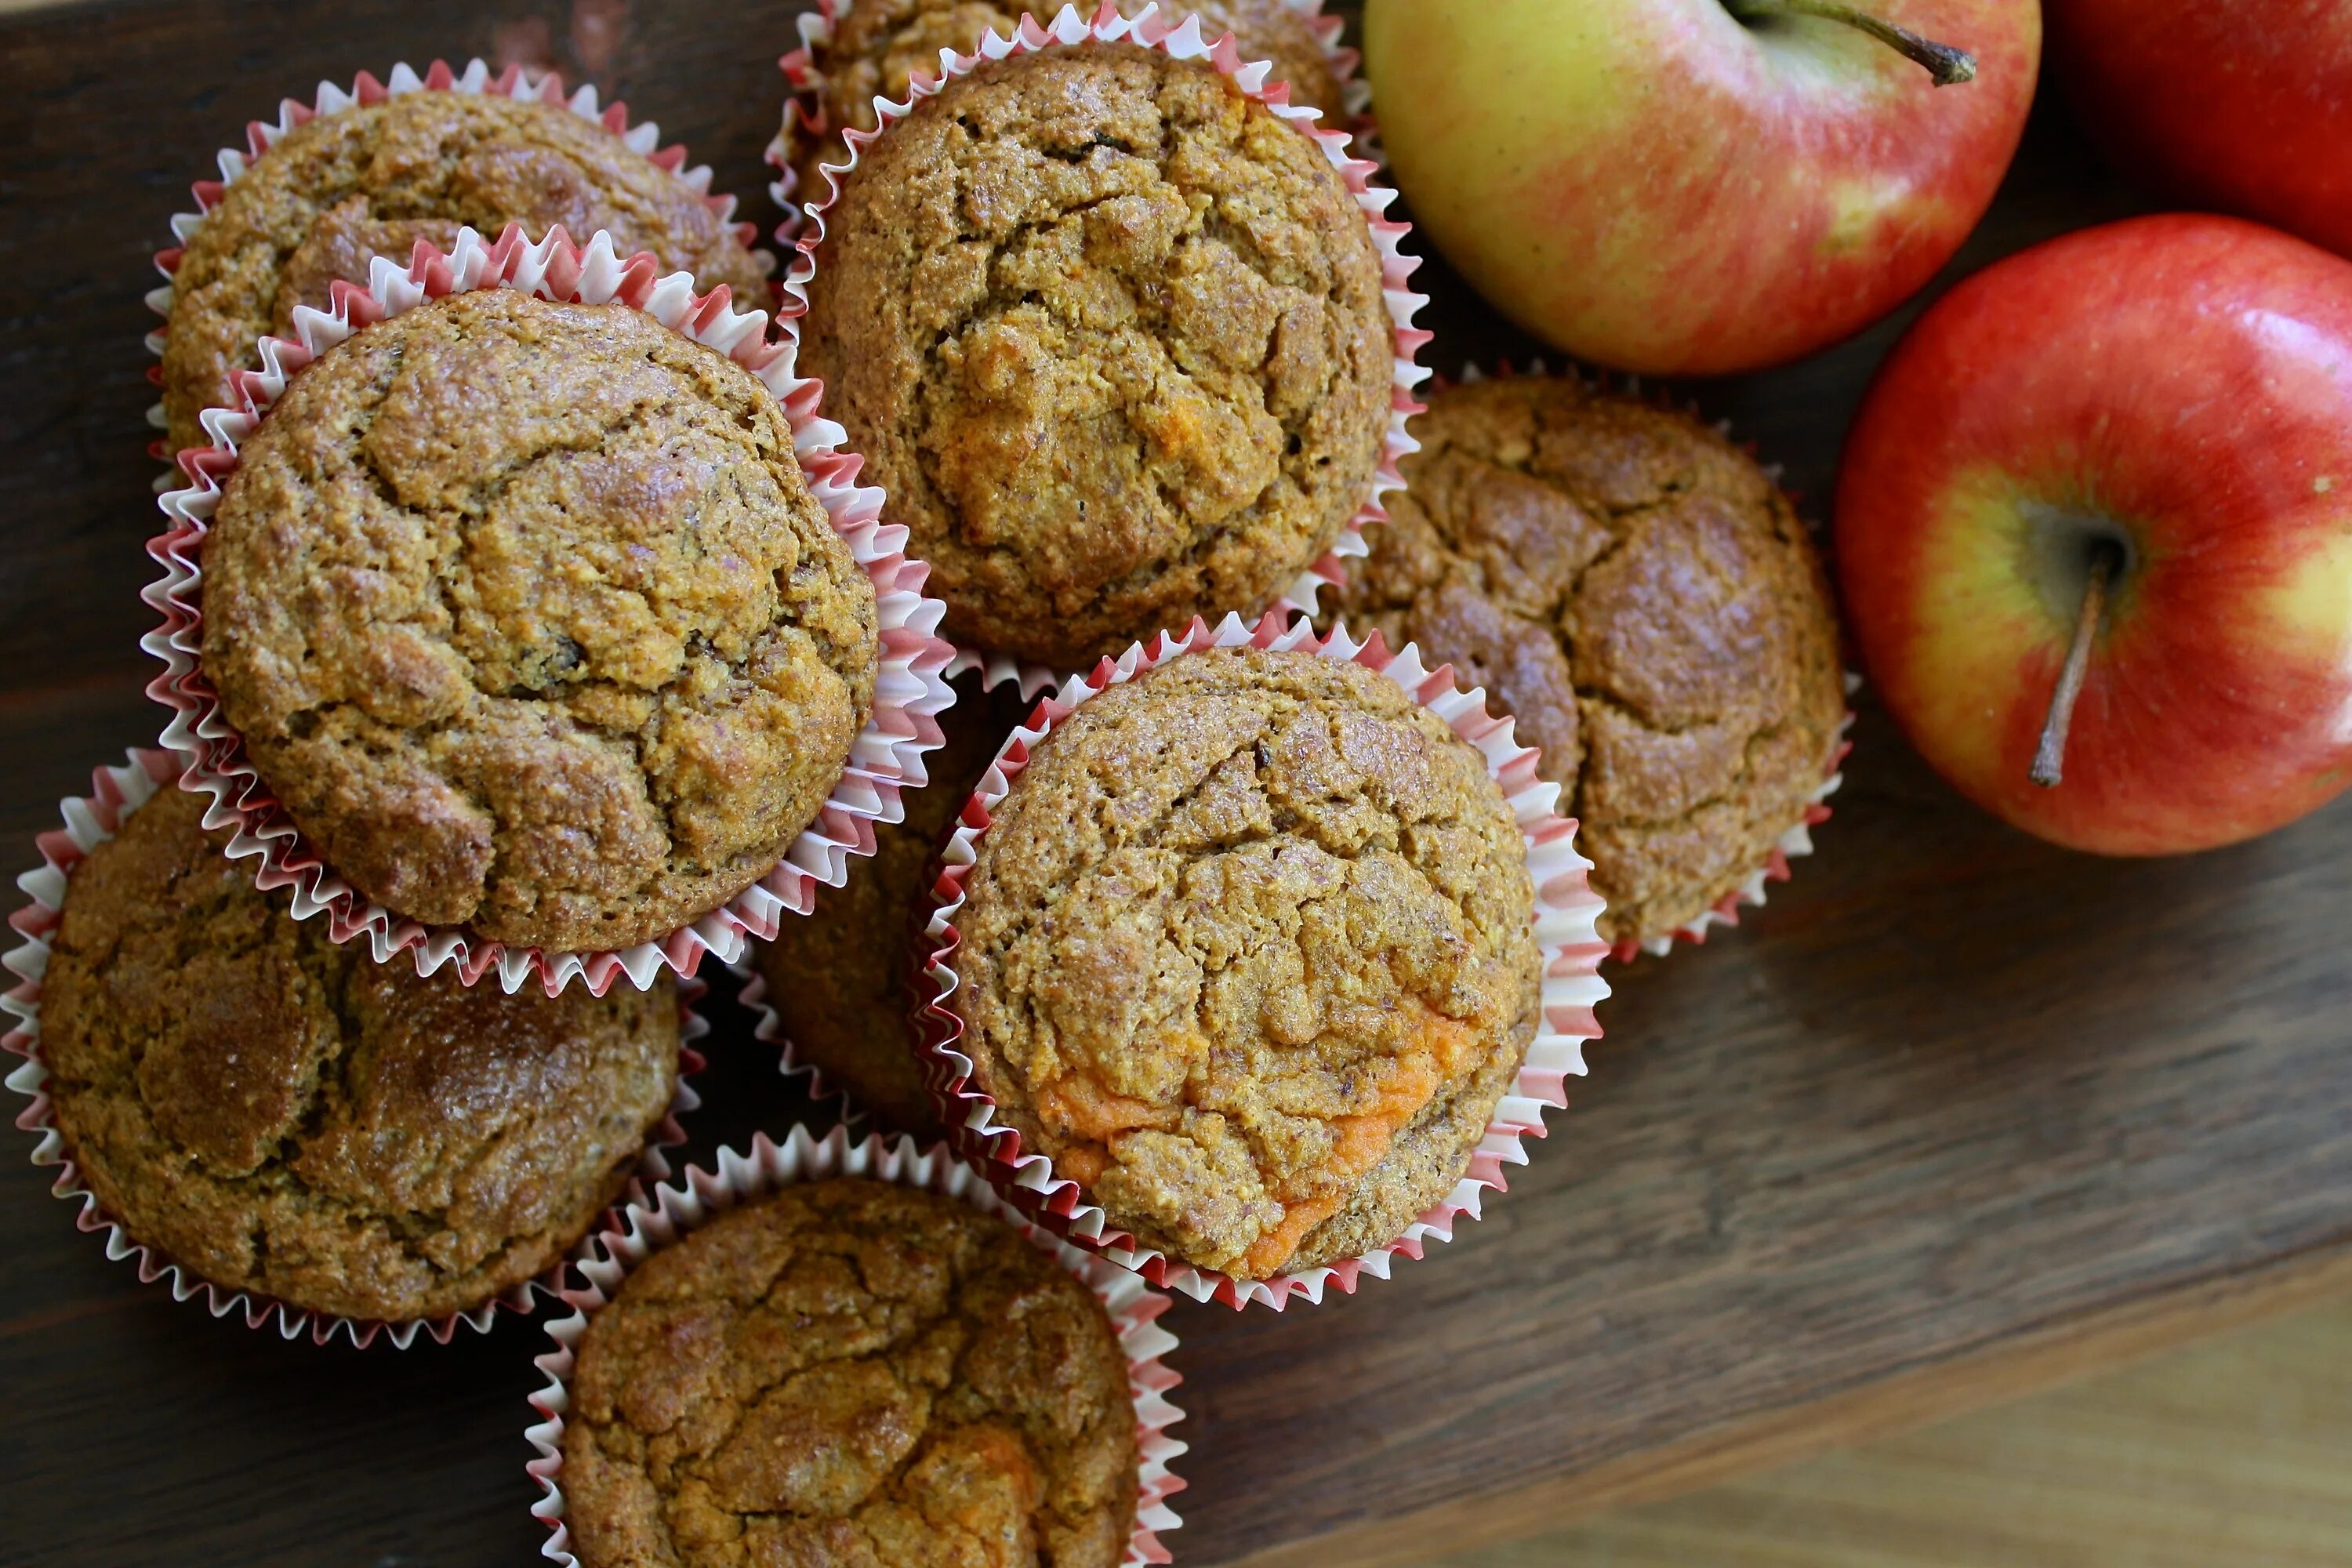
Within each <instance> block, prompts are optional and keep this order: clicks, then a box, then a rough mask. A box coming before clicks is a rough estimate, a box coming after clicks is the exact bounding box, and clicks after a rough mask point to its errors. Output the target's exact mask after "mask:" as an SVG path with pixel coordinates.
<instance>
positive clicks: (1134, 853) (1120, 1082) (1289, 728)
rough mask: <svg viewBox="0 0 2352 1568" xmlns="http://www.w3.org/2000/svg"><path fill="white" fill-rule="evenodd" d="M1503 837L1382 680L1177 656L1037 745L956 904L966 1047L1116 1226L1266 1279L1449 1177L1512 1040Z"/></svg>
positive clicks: (1387, 1220) (1507, 867)
mask: <svg viewBox="0 0 2352 1568" xmlns="http://www.w3.org/2000/svg"><path fill="white" fill-rule="evenodd" d="M1533 911H1534V892H1533V889H1532V887H1531V885H1530V883H1529V881H1528V870H1527V858H1526V850H1525V847H1524V844H1523V842H1522V840H1521V838H1520V837H1519V833H1518V829H1517V825H1516V824H1515V822H1514V821H1513V818H1512V816H1511V811H1510V808H1509V806H1508V805H1507V803H1506V802H1505V800H1504V799H1503V796H1502V793H1501V790H1500V788H1499V787H1498V786H1497V785H1496V783H1495V782H1494V780H1493V778H1492V777H1491V776H1490V775H1489V773H1487V771H1486V763H1485V760H1484V758H1483V757H1482V756H1481V755H1480V754H1479V752H1478V751H1477V750H1476V749H1475V747H1473V746H1471V745H1470V744H1469V743H1468V742H1465V741H1463V740H1462V739H1461V738H1459V737H1458V736H1456V735H1454V733H1453V732H1452V731H1450V730H1448V729H1447V728H1446V727H1445V725H1444V722H1443V721H1440V720H1439V719H1437V718H1436V717H1435V716H1434V715H1433V714H1431V713H1429V712H1428V711H1427V710H1423V709H1422V708H1420V707H1418V706H1416V705H1415V704H1414V703H1413V702H1412V700H1411V699H1410V698H1408V697H1407V696H1406V695H1405V694H1404V693H1403V692H1402V690H1400V689H1398V688H1397V687H1396V685H1395V684H1394V683H1393V682H1391V681H1390V680H1388V679H1385V678H1384V677H1382V676H1380V675H1378V674H1375V673H1374V672H1372V671H1370V670H1368V669H1365V668H1362V667H1360V666H1357V665H1352V664H1342V663H1339V662H1337V661H1333V660H1329V659H1324V658H1317V657H1314V656H1312V655H1309V654H1303V653H1289V654H1283V653H1264V652H1257V651H1254V650H1213V651H1208V652H1202V653H1197V654H1192V655H1188V656H1185V657H1183V658H1177V659H1174V660H1172V661H1171V662H1170V663H1168V664H1166V665H1163V666H1161V667H1160V668H1157V669H1155V670H1153V671H1151V672H1150V673H1149V674H1147V675H1144V676H1142V677H1139V679H1135V680H1133V681H1130V682H1128V683H1126V684H1122V685H1118V686H1113V687H1110V688H1108V689H1106V690H1105V691H1104V692H1103V693H1102V694H1101V695H1100V696H1097V697H1095V698H1093V699H1090V700H1088V701H1087V703H1086V704H1085V705H1084V706H1083V707H1081V708H1079V709H1078V710H1076V712H1075V713H1074V714H1072V715H1071V716H1070V717H1069V718H1067V719H1066V720H1064V721H1062V722H1061V723H1060V724H1059V725H1058V726H1057V727H1056V728H1055V731H1054V732H1053V733H1052V734H1050V735H1049V736H1047V737H1046V739H1045V742H1044V743H1043V744H1042V745H1041V746H1040V747H1038V749H1037V750H1036V752H1034V755H1033V756H1032V758H1031V760H1030V763H1029V765H1028V767H1027V769H1026V770H1025V771H1024V773H1022V774H1021V776H1020V777H1019V778H1018V779H1017V780H1016V781H1014V784H1013V789H1012V791H1011V793H1010V794H1009V795H1007V796H1006V797H1005V799H1004V801H1003V803H1002V804H1001V805H999V806H998V807H997V810H996V813H995V817H994V820H993V822H992V824H991V826H990V827H989V830H988V831H987V832H986V833H985V834H983V835H982V836H981V837H980V840H979V857H978V862H977V864H976V865H975V866H974V868H973V869H972V872H971V878H970V882H969V888H968V895H967V901H966V903H965V905H964V907H963V908H962V909H961V910H959V911H958V913H957V915H956V919H955V923H956V927H957V930H958V931H959V933H960V934H961V938H962V942H961V948H960V950H959V955H958V958H957V960H956V969H957V973H958V974H959V977H960V979H961V985H960V986H959V988H958V990H957V991H956V992H955V994H954V995H953V997H952V998H951V1005H953V1006H954V1007H955V1008H956V1010H957V1012H958V1014H959V1015H960V1016H961V1018H962V1019H963V1021H964V1023H965V1025H966V1034H965V1037H964V1039H963V1041H962V1043H961V1047H960V1048H961V1049H962V1050H963V1051H964V1052H965V1053H966V1054H967V1055H969V1056H970V1057H971V1058H972V1060H973V1062H974V1064H975V1068H976V1072H977V1079H978V1082H979V1085H980V1087H981V1088H982V1089H983V1090H984V1091H985V1092H987V1093H988V1094H989V1095H990V1096H991V1097H992V1098H993V1099H994V1100H996V1102H997V1106H998V1116H999V1119H1000V1120H1002V1121H1006V1122H1008V1123H1009V1124H1011V1125H1013V1126H1014V1127H1016V1128H1018V1129H1019V1131H1020V1132H1021V1135H1022V1139H1023V1143H1024V1148H1034V1149H1036V1150H1038V1151H1039V1152H1043V1153H1045V1154H1046V1155H1047V1156H1049V1157H1050V1158H1051V1159H1052V1160H1053V1162H1054V1165H1055V1173H1057V1174H1059V1175H1063V1176H1066V1177H1070V1178H1072V1179H1075V1180H1076V1181H1077V1182H1079V1183H1080V1184H1082V1185H1083V1186H1084V1187H1085V1188H1086V1189H1087V1194H1088V1196H1089V1197H1090V1199H1091V1200H1092V1201H1093V1202H1095V1203H1097V1204H1099V1205H1102V1207H1103V1209H1104V1211H1105V1212H1106V1213H1107V1214H1108V1216H1109V1218H1110V1221H1111V1223H1112V1224H1113V1225H1116V1226H1119V1227H1121V1228H1123V1229H1127V1230H1130V1231H1133V1232H1134V1233H1135V1234H1137V1235H1138V1236H1139V1237H1142V1238H1143V1239H1144V1240H1145V1241H1147V1242H1149V1243H1150V1244H1151V1245H1153V1246H1157V1247H1163V1248H1165V1249H1167V1250H1169V1251H1170V1252H1171V1253H1173V1254H1174V1255H1175V1256H1177V1257H1180V1258H1183V1259H1185V1260H1187V1261H1189V1262H1192V1263H1194V1264H1197V1265H1200V1266H1202V1267H1206V1268H1220V1269H1223V1270H1225V1271H1226V1272H1228V1273H1230V1274H1233V1275H1234V1276H1236V1277H1238V1278H1244V1279H1260V1278H1264V1277H1265V1276H1267V1275H1270V1274H1273V1273H1276V1272H1278V1271H1280V1270H1281V1269H1283V1268H1305V1267H1309V1266H1312V1265H1315V1264H1319V1263H1326V1262H1329V1261H1331V1260H1333V1259H1334V1258H1344V1257H1349V1256H1352V1255H1354V1254H1357V1253H1360V1252H1363V1251H1366V1250H1368V1249H1370V1248H1372V1247H1380V1246H1382V1245H1384V1244H1386V1243H1387V1242H1389V1241H1391V1240H1393V1239H1394V1238H1395V1237H1397V1236H1398V1235H1400V1234H1402V1231H1403V1230H1404V1229H1405V1227H1406V1226H1408V1225H1409V1224H1410V1223H1411V1222H1412V1219H1413V1217H1414V1216H1415V1215H1418V1214H1420V1213H1421V1212H1422V1211H1423V1210H1424V1209H1426V1208H1428V1207H1429V1206H1430V1205H1433V1204H1434V1203H1436V1202H1438V1201H1439V1200H1441V1199H1442V1198H1444V1196H1445V1194H1447V1193H1448V1192H1449V1191H1450V1190H1451V1189H1452V1187H1453V1185H1454V1182H1455V1181H1456V1180H1458V1179H1459V1177H1460V1175H1461V1173H1462V1172H1463V1170H1464V1169H1465V1166H1466V1164H1467V1162H1468V1160H1469V1157H1470V1153H1471V1152H1472V1150H1473V1149H1474V1148H1475V1145H1476V1143H1477V1142H1478V1139H1479V1138H1480V1136H1481V1135H1482V1134H1483V1133H1484V1131H1485V1130H1486V1121H1487V1119H1488V1117H1489V1115H1490V1114H1491V1113H1492V1111H1493V1110H1494V1107H1495V1104H1496V1100H1497V1099H1498V1098H1499V1097H1500V1096H1501V1095H1502V1094H1503V1092H1504V1091H1505V1089H1507V1087H1508V1086H1509V1084H1510V1083H1511V1082H1512V1081H1513V1079H1514V1078H1515V1076H1516V1074H1517V1069H1518V1067H1519V1064H1520V1061H1521V1060H1522V1058H1524V1057H1525V1055H1526V1052H1527V1047H1528V1043H1529V1042H1530V1041H1531V1040H1532V1039H1533V1038H1534V1036H1535V1030H1536V1026H1537V1024H1538V1016H1539V1012H1540V1004H1541V984H1542V961H1541V955H1540V952H1539V950H1538V946H1537V943H1536V940H1535V934H1534V930H1533Z"/></svg>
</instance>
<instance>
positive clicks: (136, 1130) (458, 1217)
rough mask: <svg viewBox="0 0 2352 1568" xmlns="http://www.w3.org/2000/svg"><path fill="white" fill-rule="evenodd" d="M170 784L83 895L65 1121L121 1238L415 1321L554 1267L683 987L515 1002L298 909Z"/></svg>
mask: <svg viewBox="0 0 2352 1568" xmlns="http://www.w3.org/2000/svg"><path fill="white" fill-rule="evenodd" d="M203 816H204V804H203V802H202V801H201V800H199V799H198V798H197V797H196V796H194V795H185V794H182V793H181V792H180V791H177V790H174V789H171V788H169V787H166V788H165V789H164V790H163V792H162V793H160V794H158V795H156V796H155V797H154V798H153V799H152V800H151V801H150V802H149V803H148V804H147V805H145V806H143V807H142V808H141V809H140V810H138V811H137V812H135V813H133V814H132V815H131V816H130V817H129V818H128V819H127V820H126V821H125V822H124V823H123V825H122V830H121V833H120V834H119V835H118V836H117V837H113V838H111V839H109V840H107V841H105V842H104V843H101V844H100V845H99V846H98V847H96V848H95V849H94V850H92V851H91V853H90V855H89V858H88V859H87V860H84V861H83V862H82V863H81V864H80V865H79V867H78V868H76V869H75V870H74V872H73V875H72V878H71V880H70V881H69V882H68V884H67V889H66V899H65V904H64V910H63V918H62V920H61V921H60V923H59V925H58V931H57V934H56V936H55V939H54V941H53V942H52V947H51V954H50V958H49V963H48V971H47V974H46V975H45V976H44V978H43V981H42V985H41V1015H40V1024H41V1057H42V1059H43V1060H44V1061H45V1062H46V1063H47V1067H48V1069H49V1075H50V1076H49V1079H48V1082H47V1086H46V1090H47V1094H48V1095H49V1097H50V1101H51V1107H52V1109H51V1112H50V1114H51V1118H52V1120H53V1121H54V1123H55V1125H56V1127H57V1131H58V1136H59V1137H60V1138H61V1139H62V1141H63V1142H64V1146H65V1153H66V1155H67V1157H68V1158H69V1159H70V1160H72V1162H73V1163H74V1165H75V1166H76V1168H77V1169H78V1171H79V1175H80V1179H81V1181H82V1183H83V1184H84V1185H85V1186H86V1187H87V1188H88V1189H89V1192H90V1193H91V1194H93V1195H94V1196H95V1197H96V1198H97V1200H98V1203H99V1205H100V1207H101V1208H102V1209H103V1210H104V1211H105V1213H106V1215H107V1216H108V1217H109V1218H110V1219H112V1220H114V1221H115V1222H116V1223H118V1224H120V1225H121V1226H122V1227H123V1229H125V1230H126V1231H128V1232H129V1233H130V1235H131V1239H133V1240H134V1241H137V1242H139V1243H141V1244H142V1245H143V1246H146V1247H152V1248H155V1249H156V1250H158V1251H160V1252H162V1253H163V1254H166V1255H168V1257H169V1258H171V1259H172V1260H173V1261H175V1262H177V1263H179V1264H180V1265H181V1266H182V1267H184V1268H187V1269H190V1270H192V1271H193V1272H194V1273H196V1274H198V1275H200V1276H202V1277H203V1278H204V1279H207V1280H210V1281H211V1282H212V1283H214V1284H215V1285H218V1286H221V1287H223V1288H225V1289H231V1290H245V1291H251V1292H254V1293H256V1294H258V1295H261V1296H267V1297H274V1298H276V1299H277V1300H280V1301H284V1302H286V1303H288V1304H289V1305H290V1306H293V1307H296V1308H299V1309H302V1310H307V1311H314V1312H320V1313H326V1314H330V1315H334V1316H341V1317H345V1318H351V1319H354V1320H360V1321H388V1322H400V1321H410V1320H415V1319H421V1318H437V1317H442V1316H445V1315H446V1314H449V1313H455V1312H463V1311H467V1310H471V1309H474V1308H477V1307H479V1306H482V1305H484V1304H485V1303H487V1302H489V1301H491V1300H495V1299H497V1298H498V1297H499V1295H500V1294H502V1293H503V1292H505V1291H507V1290H508V1289H511V1288H512V1287H514V1286H516V1285H518V1284H520V1283H521V1282H523V1281H525V1280H528V1279H532V1278H534V1277H535V1276H537V1275H539V1274H541V1273H542V1272H543V1271H545V1270H546V1269H547V1268H550V1267H551V1266H552V1265H553V1264H554V1263H556V1262H557V1261H558V1260H559V1259H560V1258H562V1256H563V1255H564V1253H565V1252H566V1251H567V1250H568V1249H569V1248H570V1247H572V1245H573V1244H574V1243H575V1242H577V1241H578V1240H579V1238H580V1237H581V1236H582V1235H583V1233H585V1232H586V1230H587V1229H588V1227H589V1226H591V1225H592V1224H593V1223H594V1221H595V1220H596V1218H597V1216H598V1215H600V1214H602V1213H603V1212H604V1208H605V1206H606V1205H609V1204H611V1203H612V1202H613V1201H614V1199H615V1198H617V1197H618V1196H619V1195H620V1194H621V1192H622V1189H623V1188H624V1187H625V1185H626V1184H627V1182H628V1180H629V1178H630V1176H631V1174H632V1173H634V1172H635V1169H636V1166H637V1163H638V1158H639V1156H640V1154H641V1153H642V1152H643V1150H644V1148H645V1143H646V1138H647V1137H648V1135H650V1134H651V1133H652V1132H653V1131H654V1130H655V1129H656V1128H657V1127H658V1126H660V1124H661V1122H662V1120H663V1117H664V1116H665V1115H666V1114H667V1111H668V1109H669V1106H670V1102H671V1099H672V1097H673V1095H674V1094H675V1093H676V1090H677V1059H678V1017H677V992H676V991H675V989H674V988H672V987H671V986H670V985H669V984H667V983H665V984H662V985H660V986H658V987H656V989H654V990H652V991H650V992H639V991H633V990H629V989H628V988H626V987H624V986H615V987H614V989H613V991H612V993H611V994H608V995H606V996H604V997H603V998H602V999H599V998H597V997H593V996H590V995H588V994H586V993H585V992H584V991H583V990H581V989H579V988H577V987H575V988H573V989H572V990H569V991H567V992H565V993H564V994H562V996H561V997H550V996H548V995H546V994H543V993H541V992H537V991H531V992H525V993H521V994H515V995H511V996H509V995H504V994H500V993H499V992H498V991H497V990H495V989H494V988H483V987H477V988H471V989H469V988H467V987H465V986H462V985H460V984H457V981H456V980H454V979H452V978H449V977H447V976H446V975H442V976H430V977H428V976H420V975H418V974H417V973H415V971H414V970H413V969H409V968H407V967H406V966H399V967H395V966H394V965H391V964H380V963H373V962H371V961H370V959H369V958H368V956H367V954H366V952H364V951H363V950H361V949H358V948H352V947H342V946H338V945H336V944H335V943H334V942H330V941H329V940H328V938H327V934H326V932H325V931H323V930H322V929H320V928H321V926H322V924H323V922H321V921H308V922H298V921H295V920H294V919H293V918H292V917H291V916H289V914H287V913H286V912H285V910H283V909H282V908H280V907H278V905H277V904H276V903H274V902H273V901H272V900H270V899H269V898H268V896H267V895H265V894H262V893H260V892H257V891H256V890H255V889H254V886H253V879H252V876H251V874H250V873H249V872H247V871H245V870H243V869H241V868H238V867H236V865H235V864H234V863H233V862H232V861H230V860H229V858H227V856H226V855H225V854H223V853H222V851H221V847H220V845H219V844H218V843H217V842H215V841H213V840H209V839H208V838H207V837H206V835H205V830H204V826H203Z"/></svg>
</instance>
